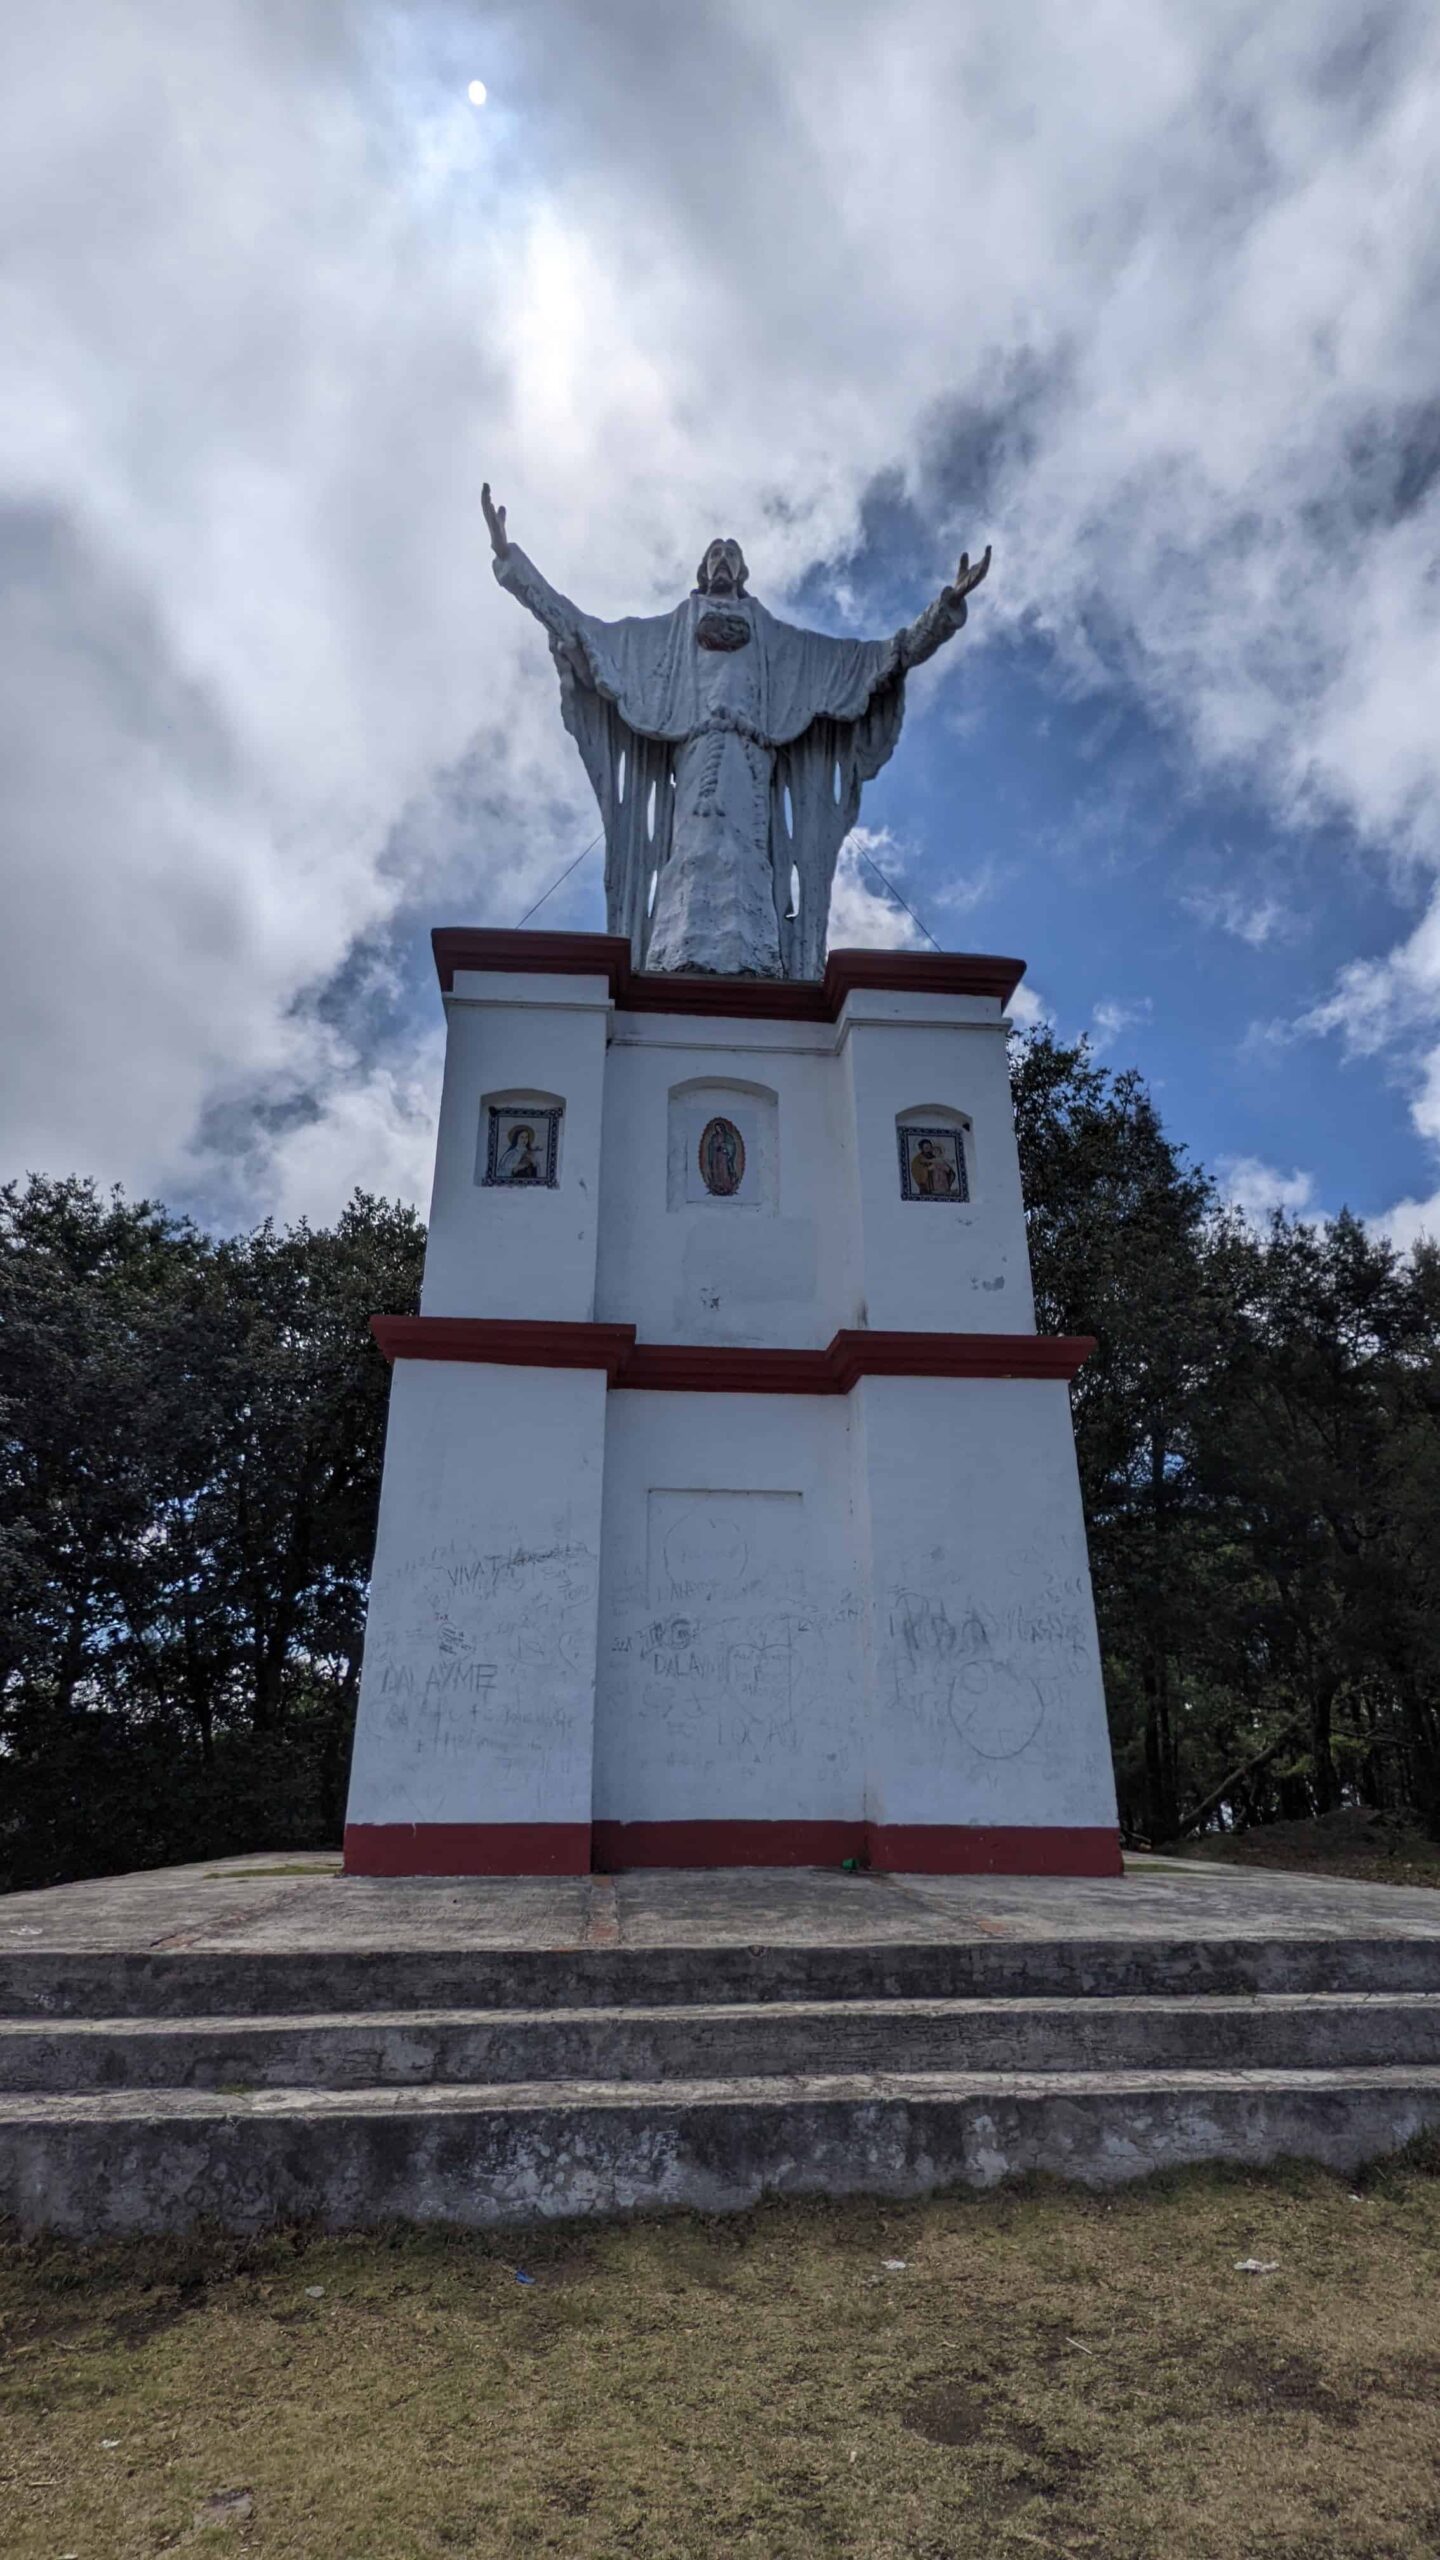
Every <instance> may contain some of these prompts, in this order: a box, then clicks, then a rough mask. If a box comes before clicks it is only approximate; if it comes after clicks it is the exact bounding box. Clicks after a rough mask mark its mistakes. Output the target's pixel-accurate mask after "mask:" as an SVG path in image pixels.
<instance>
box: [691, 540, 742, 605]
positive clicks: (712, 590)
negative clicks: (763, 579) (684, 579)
mask: <svg viewBox="0 0 1440 2560" xmlns="http://www.w3.org/2000/svg"><path fill="white" fill-rule="evenodd" d="M749 575H750V572H749V570H748V569H747V568H746V566H745V554H744V552H743V551H742V550H741V548H740V545H739V543H738V542H736V541H735V540H734V538H733V536H731V535H729V534H727V535H725V536H723V537H722V536H720V535H718V534H717V536H716V538H715V540H714V541H713V542H712V543H711V545H710V548H709V550H708V551H707V552H706V554H705V557H704V559H703V560H702V561H701V563H700V569H699V574H698V576H697V577H696V580H695V584H696V586H697V587H698V588H699V590H700V593H701V595H702V596H743V594H744V593H745V581H746V579H747V578H748V576H749Z"/></svg>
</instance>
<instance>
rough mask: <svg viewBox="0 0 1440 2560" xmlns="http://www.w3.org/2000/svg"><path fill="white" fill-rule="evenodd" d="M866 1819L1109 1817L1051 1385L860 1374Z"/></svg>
mask: <svg viewBox="0 0 1440 2560" xmlns="http://www.w3.org/2000/svg"><path fill="white" fill-rule="evenodd" d="M848 1401H849V1404H850V1406H851V1409H852V1429H853V1431H854V1433H855V1436H856V1457H857V1467H858V1471H859V1473H860V1476H861V1478H862V1479H863V1482H864V1484H865V1487H866V1490H867V1496H868V1505H869V1519H870V1549H871V1576H872V1582H871V1589H872V1606H873V1611H874V1621H873V1628H874V1633H873V1649H874V1685H873V1694H872V1704H871V1712H870V1719H869V1725H870V1753H871V1759H870V1778H869V1792H870V1801H869V1807H868V1810H869V1812H870V1816H871V1819H872V1820H873V1821H876V1822H896V1823H908V1822H980V1823H1020V1824H1029V1823H1044V1824H1049V1823H1062V1824H1080V1825H1085V1824H1113V1823H1114V1820H1115V1788H1114V1780H1113V1777H1112V1774H1111V1764H1110V1744H1109V1737H1108V1733H1107V1730H1106V1723H1105V1700H1104V1691H1103V1688H1102V1686H1101V1678H1100V1653H1099V1645H1098V1643H1097V1640H1096V1634H1095V1615H1094V1608H1093V1605H1092V1602H1091V1597H1090V1567H1089V1559H1088V1556H1087V1553H1086V1546H1085V1524H1084V1519H1083V1515H1082V1512H1081V1506H1080V1483H1079V1476H1078V1473H1077V1469H1076V1465H1075V1443H1074V1434H1073V1431H1072V1428H1071V1421H1070V1403H1069V1391H1068V1389H1067V1388H1066V1387H1065V1386H1064V1385H1063V1384H1062V1383H1059V1382H1052V1381H1050V1380H1044V1379H1008V1378H1007V1379H998V1378H864V1379H862V1380H861V1381H860V1383H859V1385H858V1386H857V1387H856V1388H855V1390H854V1392H853V1394H852V1395H851V1396H850V1398H849V1399H848Z"/></svg>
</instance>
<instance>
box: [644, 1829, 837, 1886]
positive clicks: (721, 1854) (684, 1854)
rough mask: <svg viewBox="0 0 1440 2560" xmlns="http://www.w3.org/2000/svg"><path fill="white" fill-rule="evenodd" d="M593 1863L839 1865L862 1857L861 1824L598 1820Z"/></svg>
mask: <svg viewBox="0 0 1440 2560" xmlns="http://www.w3.org/2000/svg"><path fill="white" fill-rule="evenodd" d="M594 1843H595V1850H594V1856H595V1865H596V1867H597V1869H598V1870H599V1872H600V1873H601V1874H602V1875H613V1874H614V1873H615V1871H616V1870H617V1869H618V1868H621V1867H838V1866H839V1865H840V1864H841V1863H842V1861H843V1860H844V1859H846V1858H859V1859H860V1860H861V1861H862V1862H863V1860H864V1857H865V1825H864V1823H863V1822H843V1821H842V1822H597V1823H596V1825H595V1828H594Z"/></svg>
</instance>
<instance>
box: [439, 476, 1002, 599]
mask: <svg viewBox="0 0 1440 2560" xmlns="http://www.w3.org/2000/svg"><path fill="white" fill-rule="evenodd" d="M480 504H481V506H482V507H483V508H484V510H485V521H486V523H487V524H488V526H489V527H490V547H491V549H492V550H493V552H494V554H495V557H496V559H497V560H503V559H504V557H505V554H506V552H507V551H508V550H509V548H510V537H509V535H508V533H507V532H506V530H505V510H504V508H503V507H497V506H496V504H495V501H494V499H493V498H492V497H491V495H490V483H489V481H488V480H486V481H484V482H483V483H482V485H481V490H480ZM985 557H986V559H987V560H988V559H989V557H990V554H989V552H988V551H987V552H986V554H985ZM980 574H981V576H982V577H983V576H984V574H985V573H984V571H983V569H982V571H981V573H980Z"/></svg>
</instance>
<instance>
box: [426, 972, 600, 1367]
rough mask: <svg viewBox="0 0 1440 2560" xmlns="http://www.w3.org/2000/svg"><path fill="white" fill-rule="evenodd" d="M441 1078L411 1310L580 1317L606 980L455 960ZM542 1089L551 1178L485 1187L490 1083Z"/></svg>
mask: <svg viewBox="0 0 1440 2560" xmlns="http://www.w3.org/2000/svg"><path fill="white" fill-rule="evenodd" d="M445 1012H446V1023H447V1038H446V1049H445V1083H444V1087H443V1090H442V1093H441V1099H440V1128H439V1135H438V1138H437V1141H436V1150H435V1188H434V1193H433V1196H432V1199H431V1205H430V1238H429V1244H428V1247H427V1251H426V1256H425V1281H424V1287H423V1289H422V1291H421V1297H420V1311H421V1313H422V1315H427V1316H530V1317H545V1318H550V1319H560V1320H563V1321H566V1322H568V1323H572V1324H588V1323H589V1322H590V1320H591V1318H592V1316H593V1314H594V1311H595V1251H596V1240H597V1234H598V1223H599V1215H598V1213H599V1185H600V1126H601V1113H602V1097H603V1093H604V1085H605V1034H606V1028H607V1025H608V1022H609V1017H610V994H609V983H608V981H607V980H606V979H604V978H565V977H558V976H556V977H538V976H537V977H512V976H510V975H507V974H506V973H505V972H503V971H480V970H472V971H468V972H457V974H456V978H455V984H454V989H453V991H452V993H451V995H450V996H449V997H448V998H447V1000H446V1006H445ZM537 1090H538V1091H542V1092H546V1093H553V1094H558V1095H559V1096H560V1098H561V1099H562V1100H563V1102H564V1105H565V1117H564V1121H563V1124H562V1127H561V1133H560V1181H559V1186H558V1188H557V1189H556V1190H554V1191H551V1190H548V1189H543V1188H540V1187H538V1186H537V1187H531V1186H529V1185H526V1186H524V1187H521V1186H520V1185H518V1184H517V1185H515V1186H514V1187H513V1188H508V1189H507V1188H506V1187H504V1186H503V1185H489V1186H487V1185H486V1184H485V1183H484V1182H482V1180H481V1178H480V1177H481V1175H482V1173H483V1171H484V1147H483V1129H482V1105H483V1102H484V1097H485V1096H486V1095H487V1094H494V1093H523V1092H526V1091H531V1092H533V1091H537Z"/></svg>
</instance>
